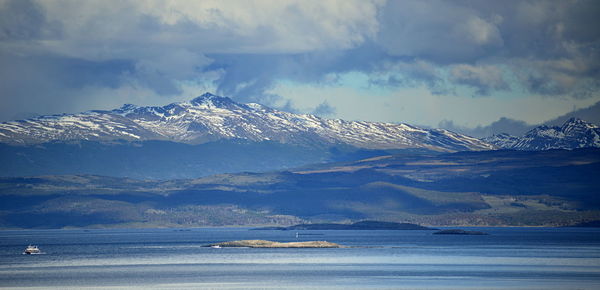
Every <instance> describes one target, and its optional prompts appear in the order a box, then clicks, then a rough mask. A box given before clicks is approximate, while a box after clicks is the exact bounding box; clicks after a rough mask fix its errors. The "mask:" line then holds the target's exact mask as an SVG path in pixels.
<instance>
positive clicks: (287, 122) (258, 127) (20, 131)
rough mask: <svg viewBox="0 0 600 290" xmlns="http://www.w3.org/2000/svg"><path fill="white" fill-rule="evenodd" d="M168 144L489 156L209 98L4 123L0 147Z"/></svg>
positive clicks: (429, 134) (471, 143)
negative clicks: (239, 143)
mask: <svg viewBox="0 0 600 290" xmlns="http://www.w3.org/2000/svg"><path fill="white" fill-rule="evenodd" d="M119 139H121V140H129V141H145V140H163V141H172V142H180V143H186V144H203V143H207V142H212V141H218V140H228V139H242V140H249V141H256V142H261V141H274V142H278V143H282V144H292V145H300V146H315V145H323V144H326V145H331V144H345V145H350V146H354V147H359V148H367V149H403V148H425V149H430V150H437V151H463V150H489V149H493V146H492V145H490V144H487V143H485V142H483V141H481V140H479V139H476V138H472V137H468V136H465V135H461V134H457V133H454V132H450V131H447V130H443V129H432V130H430V129H422V128H418V127H414V126H411V125H407V124H392V123H375V122H362V121H344V120H330V119H324V118H320V117H317V116H313V115H308V114H293V113H288V112H283V111H278V110H274V109H271V108H269V107H265V106H262V105H259V104H254V103H251V104H240V103H236V102H234V101H233V100H231V99H229V98H226V97H219V96H215V95H212V94H209V93H206V94H204V95H202V96H200V97H198V98H195V99H193V100H191V101H189V102H181V103H172V104H169V105H166V106H162V107H138V106H135V105H129V104H128V105H124V106H123V107H121V108H119V109H115V110H111V111H88V112H84V113H79V114H63V115H53V116H43V117H38V118H34V119H28V120H20V121H12V122H4V123H1V124H0V143H7V144H13V145H14V144H18V145H31V144H40V143H46V142H50V141H73V140H86V141H106V140H119Z"/></svg>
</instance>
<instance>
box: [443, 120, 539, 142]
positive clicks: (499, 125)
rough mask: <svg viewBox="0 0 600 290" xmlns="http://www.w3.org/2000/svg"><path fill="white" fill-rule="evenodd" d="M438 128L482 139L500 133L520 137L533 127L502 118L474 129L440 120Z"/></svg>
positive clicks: (522, 122) (518, 121)
mask: <svg viewBox="0 0 600 290" xmlns="http://www.w3.org/2000/svg"><path fill="white" fill-rule="evenodd" d="M438 127H439V128H443V129H447V130H450V131H454V132H458V133H462V134H466V135H469V136H473V137H477V138H483V137H488V136H492V135H495V134H500V133H507V134H510V135H514V136H521V135H523V134H525V133H526V132H527V131H529V130H531V129H533V128H534V127H535V125H530V124H527V123H526V122H525V121H521V120H515V119H511V118H507V117H502V118H500V119H498V120H497V121H494V122H492V123H491V124H489V125H487V126H481V125H479V126H476V127H475V128H469V127H464V126H459V125H457V124H455V123H454V122H453V121H451V120H442V121H441V122H440V123H439V124H438Z"/></svg>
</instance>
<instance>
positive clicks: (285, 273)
mask: <svg viewBox="0 0 600 290" xmlns="http://www.w3.org/2000/svg"><path fill="white" fill-rule="evenodd" d="M479 230H483V231H486V232H488V233H490V234H491V235H489V236H448V235H441V236H438V235H432V234H431V233H432V232H431V231H300V233H301V234H302V233H313V234H322V235H301V236H300V237H299V238H298V239H296V237H295V232H292V231H289V232H288V231H252V230H248V229H229V228H228V229H190V230H189V231H179V230H173V229H136V230H86V231H84V230H27V231H0V287H7V288H16V287H40V288H44V289H47V288H61V289H64V288H85V287H91V288H115V289H121V288H144V289H146V288H161V289H162V288H164V289H171V288H194V289H195V288H234V289H247V288H261V289H262V288H299V289H307V288H319V289H322V288H340V289H348V288H359V289H364V288H371V289H382V288H390V289H465V288H472V289H481V288H485V289H490V288H498V289H600V229H586V228H559V229H554V228H480V229H479ZM239 239H266V240H275V241H281V242H286V241H296V240H300V241H306V240H327V241H331V242H336V243H340V244H343V245H346V246H351V247H352V248H343V249H248V248H223V249H212V248H204V247H201V246H202V245H204V244H209V243H214V242H221V241H228V240H239ZM28 244H37V245H39V246H40V248H41V249H42V250H43V251H44V252H45V254H42V255H22V254H21V252H22V251H23V249H24V248H25V247H26V246H27V245H28Z"/></svg>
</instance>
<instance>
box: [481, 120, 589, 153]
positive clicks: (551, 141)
mask: <svg viewBox="0 0 600 290" xmlns="http://www.w3.org/2000/svg"><path fill="white" fill-rule="evenodd" d="M482 140H484V141H485V142H488V143H490V144H494V145H495V146H497V147H499V148H502V149H515V150H527V151H537V150H550V149H575V148H586V147H595V148H598V147H600V128H599V127H598V126H596V125H594V124H592V123H589V122H586V121H584V120H581V119H579V118H575V117H573V118H570V119H568V120H567V121H566V122H565V123H564V124H562V125H561V126H548V125H541V126H538V127H535V128H533V129H531V130H530V131H528V132H527V133H525V134H524V135H523V136H521V137H516V136H512V135H509V134H506V133H503V134H496V135H493V136H490V137H486V138H483V139H482Z"/></svg>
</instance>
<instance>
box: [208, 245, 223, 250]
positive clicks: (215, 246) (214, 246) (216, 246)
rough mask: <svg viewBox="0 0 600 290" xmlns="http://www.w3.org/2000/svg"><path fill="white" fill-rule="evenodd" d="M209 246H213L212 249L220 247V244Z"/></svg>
mask: <svg viewBox="0 0 600 290" xmlns="http://www.w3.org/2000/svg"><path fill="white" fill-rule="evenodd" d="M210 247H211V248H213V249H220V248H221V246H219V245H212V246H210Z"/></svg>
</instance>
